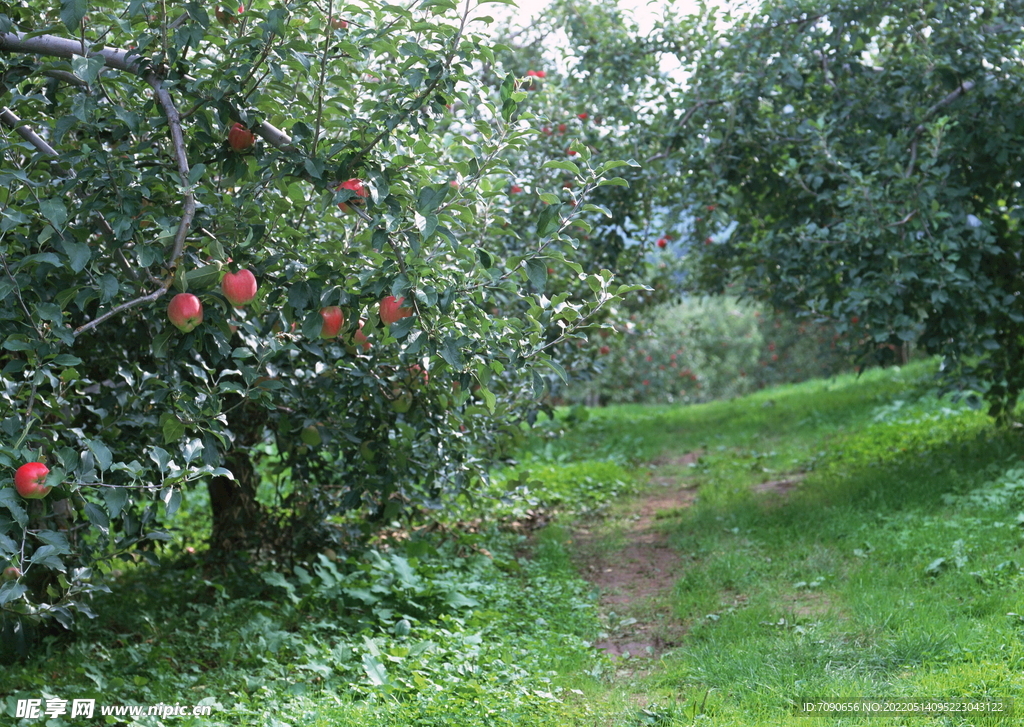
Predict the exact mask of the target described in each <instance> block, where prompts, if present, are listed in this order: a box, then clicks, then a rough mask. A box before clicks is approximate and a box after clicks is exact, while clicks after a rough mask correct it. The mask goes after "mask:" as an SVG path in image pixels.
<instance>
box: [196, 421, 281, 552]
mask: <svg viewBox="0 0 1024 727" xmlns="http://www.w3.org/2000/svg"><path fill="white" fill-rule="evenodd" d="M266 421H267V414H266V410H265V409H262V408H261V407H259V406H256V405H254V404H252V403H250V402H246V403H245V404H243V405H242V406H240V407H238V408H237V409H234V410H233V411H232V412H231V413H230V414H229V415H228V426H229V427H230V428H231V431H232V433H233V434H234V435H235V439H234V441H233V442H232V447H231V449H229V450H228V451H227V452H225V453H224V467H225V468H226V469H228V470H230V471H231V473H232V474H233V475H234V476H235V478H234V479H233V480H232V479H230V478H228V477H214V478H213V479H212V480H210V482H209V484H208V485H207V489H208V491H209V493H210V509H211V510H212V515H213V531H212V532H211V534H210V551H211V553H232V552H241V551H246V550H250V549H253V548H255V547H258V546H259V544H260V543H261V542H263V535H264V533H263V532H262V531H263V530H264V528H265V526H266V522H265V519H266V518H265V516H266V513H265V512H264V511H263V507H262V506H261V505H260V504H259V502H257V501H256V488H257V485H258V484H259V482H258V480H257V476H256V469H255V467H254V466H253V462H252V458H251V457H250V456H249V452H250V451H251V449H252V447H253V446H254V445H255V444H257V443H258V442H259V441H260V439H261V438H262V437H263V428H264V425H265V424H266Z"/></svg>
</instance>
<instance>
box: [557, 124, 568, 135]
mask: <svg viewBox="0 0 1024 727" xmlns="http://www.w3.org/2000/svg"><path fill="white" fill-rule="evenodd" d="M566 128H567V127H566V125H565V124H559V125H558V133H559V134H564V133H565V129H566Z"/></svg>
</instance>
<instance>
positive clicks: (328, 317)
mask: <svg viewBox="0 0 1024 727" xmlns="http://www.w3.org/2000/svg"><path fill="white" fill-rule="evenodd" d="M320 317H321V318H322V319H323V321H324V325H323V328H321V329H320V338H337V337H338V334H339V333H341V327H342V326H343V325H345V314H344V313H343V312H342V310H341V308H339V307H338V306H336V305H329V306H327V307H326V308H321V309H320Z"/></svg>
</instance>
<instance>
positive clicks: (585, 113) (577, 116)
mask: <svg viewBox="0 0 1024 727" xmlns="http://www.w3.org/2000/svg"><path fill="white" fill-rule="evenodd" d="M576 118H577V119H579V120H580V121H586V120H587V119H588V118H590V115H589V114H588V113H587V112H586V111H584V112H583V113H582V114H576Z"/></svg>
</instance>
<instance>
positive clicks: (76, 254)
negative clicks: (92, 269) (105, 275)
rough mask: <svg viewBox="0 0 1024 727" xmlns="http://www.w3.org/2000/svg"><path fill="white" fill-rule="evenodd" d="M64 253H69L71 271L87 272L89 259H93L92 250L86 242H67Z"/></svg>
mask: <svg viewBox="0 0 1024 727" xmlns="http://www.w3.org/2000/svg"><path fill="white" fill-rule="evenodd" d="M64 252H65V253H67V256H68V259H69V260H70V261H71V269H72V270H74V271H75V272H76V273H80V272H82V271H83V270H85V266H86V265H88V264H89V258H91V257H92V250H90V249H89V246H88V245H86V244H85V243H84V242H65V243H64Z"/></svg>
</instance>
